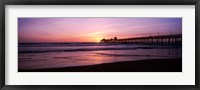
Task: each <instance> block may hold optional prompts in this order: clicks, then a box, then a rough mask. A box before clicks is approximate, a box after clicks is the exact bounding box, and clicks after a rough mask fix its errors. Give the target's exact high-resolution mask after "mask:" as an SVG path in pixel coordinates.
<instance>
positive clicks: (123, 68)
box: [18, 58, 182, 72]
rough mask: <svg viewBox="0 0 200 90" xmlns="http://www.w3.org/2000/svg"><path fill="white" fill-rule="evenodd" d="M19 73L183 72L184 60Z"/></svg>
mask: <svg viewBox="0 0 200 90" xmlns="http://www.w3.org/2000/svg"><path fill="white" fill-rule="evenodd" d="M18 72H182V58H171V59H151V60H138V61H123V62H114V63H103V64H97V65H87V66H73V67H61V68H48V69H29V70H22V69H18Z"/></svg>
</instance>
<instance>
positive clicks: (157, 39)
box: [100, 34, 182, 45]
mask: <svg viewBox="0 0 200 90" xmlns="http://www.w3.org/2000/svg"><path fill="white" fill-rule="evenodd" d="M100 42H101V43H127V44H131V43H133V44H147V45H182V34H173V35H157V36H142V37H132V38H123V39H117V37H115V38H113V39H102V40H101V41H100Z"/></svg>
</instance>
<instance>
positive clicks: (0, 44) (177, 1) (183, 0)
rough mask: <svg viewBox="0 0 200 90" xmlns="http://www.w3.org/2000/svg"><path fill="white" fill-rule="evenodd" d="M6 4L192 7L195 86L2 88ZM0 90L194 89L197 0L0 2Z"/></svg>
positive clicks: (198, 27)
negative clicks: (193, 11)
mask: <svg viewBox="0 0 200 90" xmlns="http://www.w3.org/2000/svg"><path fill="white" fill-rule="evenodd" d="M6 5H195V38H196V39H195V85H105V86H104V85H84V86H82V85H56V86H51V85H19V86H18V85H5V52H6V51H5V47H6V45H5V40H6V38H5V6H6ZM0 11H1V12H0V21H1V24H0V28H1V31H0V36H1V39H0V51H1V52H0V53H1V54H0V57H1V60H0V88H1V90H33V89H37V90H76V89H86V90H93V89H96V90H104V89H105V90H110V89H114V90H124V89H126V90H132V89H136V90H147V89H150V90H151V89H152V90H160V89H162V90H193V89H199V86H200V78H199V76H200V74H199V73H200V71H199V70H200V69H199V68H200V62H199V56H198V53H199V45H200V42H199V35H200V32H199V31H200V23H199V22H200V0H1V1H0Z"/></svg>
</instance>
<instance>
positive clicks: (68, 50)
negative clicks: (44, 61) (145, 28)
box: [18, 47, 174, 53]
mask: <svg viewBox="0 0 200 90" xmlns="http://www.w3.org/2000/svg"><path fill="white" fill-rule="evenodd" d="M169 48H174V47H110V48H108V47H107V48H77V49H60V50H59V49H55V50H48V49H46V50H29V51H20V50H19V51H18V53H48V52H78V51H101V50H136V49H169Z"/></svg>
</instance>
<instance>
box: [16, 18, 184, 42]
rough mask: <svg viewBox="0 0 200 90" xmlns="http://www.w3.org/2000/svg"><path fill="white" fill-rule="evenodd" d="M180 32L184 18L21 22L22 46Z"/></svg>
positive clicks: (32, 19)
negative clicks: (35, 43)
mask: <svg viewBox="0 0 200 90" xmlns="http://www.w3.org/2000/svg"><path fill="white" fill-rule="evenodd" d="M181 30H182V18H18V33H19V34H18V35H19V36H18V37H19V42H99V41H100V40H101V39H103V38H113V37H117V38H128V37H136V36H138V35H145V34H157V33H159V34H169V33H173V34H179V33H181Z"/></svg>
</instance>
